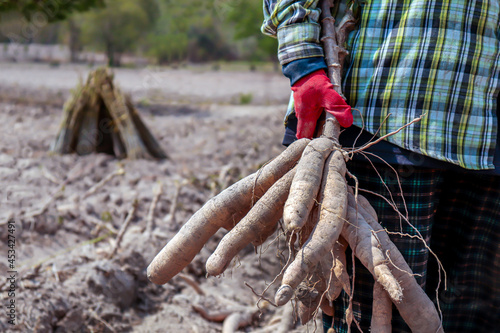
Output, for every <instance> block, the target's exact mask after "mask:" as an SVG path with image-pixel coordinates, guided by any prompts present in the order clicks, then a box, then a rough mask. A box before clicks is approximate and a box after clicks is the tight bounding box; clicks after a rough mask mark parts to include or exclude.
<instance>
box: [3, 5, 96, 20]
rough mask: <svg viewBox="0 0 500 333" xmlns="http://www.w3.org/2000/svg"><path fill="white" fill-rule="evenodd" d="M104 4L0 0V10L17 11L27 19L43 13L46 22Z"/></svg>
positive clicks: (61, 18)
mask: <svg viewBox="0 0 500 333" xmlns="http://www.w3.org/2000/svg"><path fill="white" fill-rule="evenodd" d="M102 6H104V0H72V1H60V0H0V12H8V11H12V12H19V13H22V14H23V15H24V17H25V18H26V19H28V20H31V19H32V18H34V16H35V15H37V14H38V15H40V14H42V15H45V18H46V19H47V20H48V22H54V21H58V20H63V19H65V18H67V17H68V15H70V14H71V13H73V12H84V11H87V10H89V9H90V8H93V7H102Z"/></svg>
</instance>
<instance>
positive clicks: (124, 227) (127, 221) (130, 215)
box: [108, 199, 138, 258]
mask: <svg viewBox="0 0 500 333" xmlns="http://www.w3.org/2000/svg"><path fill="white" fill-rule="evenodd" d="M137 206H138V201H137V199H134V202H133V203H132V207H131V208H130V210H129V212H128V214H127V217H126V218H125V222H123V224H122V227H121V228H120V231H119V232H118V236H116V241H115V246H113V250H112V251H111V253H110V254H109V256H108V258H112V257H113V256H114V255H115V254H116V251H117V250H118V248H119V247H120V243H121V241H122V238H123V235H124V234H125V231H127V228H128V226H129V224H130V221H132V218H133V217H134V214H135V210H136V209H137Z"/></svg>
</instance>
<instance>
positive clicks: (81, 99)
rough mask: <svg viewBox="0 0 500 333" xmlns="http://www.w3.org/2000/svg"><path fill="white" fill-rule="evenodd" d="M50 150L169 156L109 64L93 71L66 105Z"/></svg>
mask: <svg viewBox="0 0 500 333" xmlns="http://www.w3.org/2000/svg"><path fill="white" fill-rule="evenodd" d="M51 150H52V151H54V152H56V153H59V154H70V153H77V154H79V155H86V154H90V153H107V154H111V155H114V156H116V157H118V158H130V159H139V158H147V157H153V158H160V159H161V158H166V157H167V155H166V154H165V153H164V152H163V150H162V149H161V147H160V145H159V144H158V142H157V141H156V139H155V138H154V137H153V135H152V134H151V132H150V131H149V130H148V128H147V127H146V125H145V124H144V122H143V121H142V120H141V118H140V117H139V114H138V112H137V110H136V109H135V107H134V106H133V104H132V101H131V100H130V97H129V96H127V95H124V94H123V93H122V92H121V91H120V89H118V87H117V86H116V85H115V84H114V83H113V74H112V73H111V71H110V70H109V69H108V68H98V69H97V70H95V71H93V72H90V73H89V76H88V78H87V82H86V83H85V85H83V86H80V87H78V89H77V90H76V92H75V93H74V94H73V96H72V97H71V98H70V99H69V100H68V101H67V102H66V104H65V106H64V119H63V122H62V124H61V128H60V129H59V133H58V135H57V137H56V140H55V141H54V143H53V145H52V147H51Z"/></svg>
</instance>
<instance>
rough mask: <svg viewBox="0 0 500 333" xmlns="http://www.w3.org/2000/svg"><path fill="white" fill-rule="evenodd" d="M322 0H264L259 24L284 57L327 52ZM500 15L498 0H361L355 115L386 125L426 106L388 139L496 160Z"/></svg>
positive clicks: (436, 152)
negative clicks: (322, 30) (322, 44)
mask: <svg viewBox="0 0 500 333" xmlns="http://www.w3.org/2000/svg"><path fill="white" fill-rule="evenodd" d="M316 5H317V1H292V0H289V1H270V0H265V1H264V23H263V26H262V31H263V32H264V33H266V34H269V35H273V36H276V37H277V38H278V41H279V50H278V57H279V60H280V62H281V64H282V65H284V64H286V63H288V62H290V61H293V60H296V59H301V58H308V57H312V56H318V55H322V52H321V50H320V44H319V42H318V40H319V34H320V31H319V26H318V24H317V20H318V17H319V10H318V9H316ZM499 17H500V2H499V1H498V0H489V1H488V0H476V1H472V0H379V1H364V4H362V6H361V12H360V18H359V29H357V30H356V31H354V32H353V33H352V34H351V35H350V39H349V43H348V44H349V45H348V49H349V50H350V52H351V59H350V62H349V63H348V64H347V71H346V77H345V80H344V93H345V95H346V97H347V100H348V103H349V104H350V105H351V106H352V107H353V108H355V109H359V110H360V112H359V113H358V112H357V111H354V112H353V114H354V119H355V120H354V122H355V125H357V126H360V127H361V126H362V124H363V122H362V119H364V125H365V129H366V130H368V131H369V132H371V133H375V132H377V131H378V130H379V135H385V134H387V133H390V132H392V131H394V130H396V129H398V128H399V127H401V126H402V125H404V124H406V123H408V122H410V121H411V120H412V119H414V118H415V117H418V116H420V115H423V114H425V116H424V118H423V119H422V121H421V122H419V123H416V124H414V125H412V126H410V127H408V128H407V129H406V130H404V131H401V132H400V133H398V134H396V135H393V136H391V137H389V138H388V141H390V142H392V143H394V144H397V145H399V146H401V147H403V148H406V149H409V150H411V151H414V152H417V153H421V154H423V155H426V156H430V157H433V158H437V159H440V160H443V161H448V162H450V163H454V164H457V165H460V166H462V167H464V168H468V169H489V168H493V154H494V151H495V145H496V138H497V124H498V122H497V96H498V93H499V91H500V52H499V51H500V47H499V46H500V41H499V37H500V27H499V22H500V19H499ZM292 107H293V104H292V105H291V106H290V108H289V109H290V111H292V110H291V109H292ZM389 113H390V114H391V116H390V117H389V118H388V120H387V121H386V122H385V123H384V119H385V118H386V116H387V115H388V114H389ZM499 144H500V143H499Z"/></svg>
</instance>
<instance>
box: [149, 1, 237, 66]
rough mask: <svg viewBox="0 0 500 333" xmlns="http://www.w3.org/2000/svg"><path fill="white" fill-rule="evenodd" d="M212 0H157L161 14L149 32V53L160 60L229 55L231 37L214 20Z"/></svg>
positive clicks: (161, 61) (220, 57)
mask: <svg viewBox="0 0 500 333" xmlns="http://www.w3.org/2000/svg"><path fill="white" fill-rule="evenodd" d="M213 3H214V0H208V1H201V0H189V1H182V2H179V1H172V0H160V1H159V8H160V18H159V19H158V21H157V23H156V26H155V28H154V29H153V31H152V32H151V33H150V34H149V38H148V44H149V54H150V55H152V56H154V57H155V58H156V59H157V60H158V62H159V63H171V62H179V61H182V60H188V61H190V62H200V61H210V60H216V59H230V58H231V57H232V54H233V52H232V50H231V48H230V47H229V45H228V44H229V42H230V39H228V38H227V37H226V36H225V35H224V31H223V30H224V27H223V24H221V22H218V21H216V17H217V13H216V7H214V6H213Z"/></svg>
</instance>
